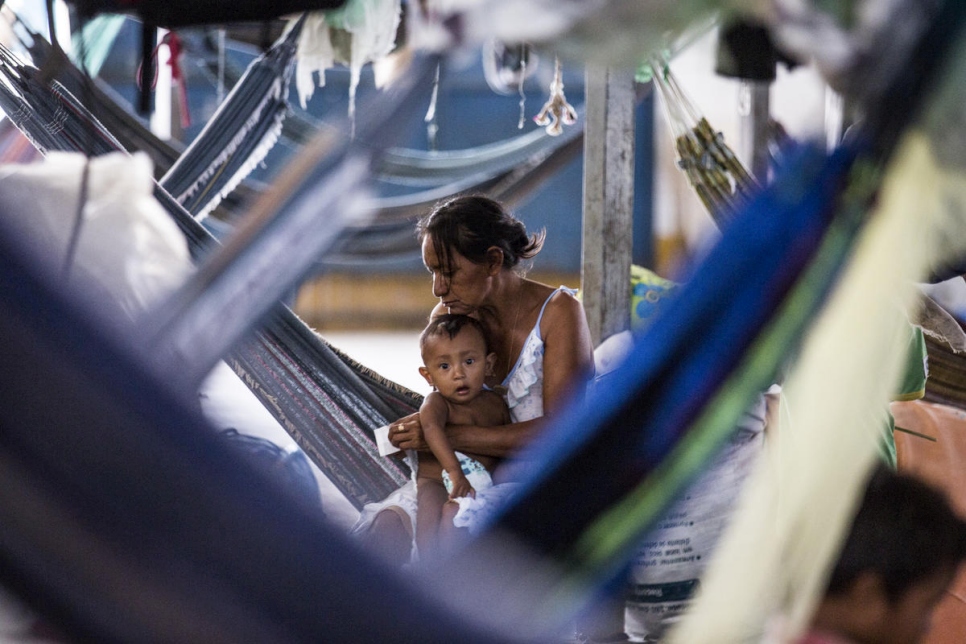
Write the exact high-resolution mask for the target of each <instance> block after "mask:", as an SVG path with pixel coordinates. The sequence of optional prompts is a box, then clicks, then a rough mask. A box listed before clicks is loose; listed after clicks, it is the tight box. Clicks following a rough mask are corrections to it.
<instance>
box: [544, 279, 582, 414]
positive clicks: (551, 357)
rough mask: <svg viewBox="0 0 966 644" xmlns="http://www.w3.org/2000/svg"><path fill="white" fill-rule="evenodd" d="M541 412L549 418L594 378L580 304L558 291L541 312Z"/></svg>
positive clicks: (567, 294)
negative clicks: (542, 345)
mask: <svg viewBox="0 0 966 644" xmlns="http://www.w3.org/2000/svg"><path fill="white" fill-rule="evenodd" d="M540 334H541V336H542V337H543V344H544V347H543V352H544V353H543V415H544V417H549V418H553V416H554V415H556V414H557V413H559V412H560V411H561V410H562V409H563V408H564V407H566V406H567V405H569V404H570V403H571V402H572V401H573V400H574V399H575V398H578V397H579V398H580V399H582V398H583V397H585V396H586V395H587V389H588V387H589V386H590V383H591V381H592V379H593V377H594V347H593V342H592V341H591V339H590V328H589V327H588V326H587V316H586V314H585V313H584V307H583V306H582V305H581V304H580V301H579V300H577V298H575V297H574V296H572V295H570V294H569V293H558V294H557V295H556V296H554V298H553V299H552V300H550V303H549V304H547V309H546V311H545V312H544V314H543V320H542V321H541V324H540Z"/></svg>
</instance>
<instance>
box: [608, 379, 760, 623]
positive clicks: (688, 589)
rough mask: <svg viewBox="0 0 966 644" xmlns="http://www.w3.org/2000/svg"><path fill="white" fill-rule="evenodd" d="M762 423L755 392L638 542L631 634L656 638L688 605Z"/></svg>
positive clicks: (628, 614)
mask: <svg viewBox="0 0 966 644" xmlns="http://www.w3.org/2000/svg"><path fill="white" fill-rule="evenodd" d="M764 428H765V400H764V398H763V397H759V398H758V400H757V401H756V402H755V404H754V405H753V406H752V407H751V409H750V410H749V411H748V412H746V413H745V415H744V416H743V417H742V419H741V420H740V421H739V428H738V430H737V431H736V432H735V433H734V434H733V435H732V437H731V439H730V440H729V442H728V444H727V445H726V446H725V447H724V449H722V451H721V452H720V453H719V454H718V455H717V457H715V460H714V461H713V462H712V464H711V466H710V467H709V469H708V470H707V471H706V472H705V473H704V474H702V475H701V477H700V478H698V479H697V480H696V481H695V482H694V483H692V484H691V485H690V486H689V487H688V488H687V489H686V490H685V491H684V493H683V495H682V497H681V498H680V499H679V500H678V501H677V502H676V503H675V504H674V505H673V506H671V508H670V509H669V510H668V512H667V513H666V514H665V515H664V518H663V520H662V521H661V522H660V523H659V524H658V525H657V526H656V528H655V529H654V530H653V531H652V532H650V533H649V534H648V536H647V540H646V541H645V542H644V543H642V544H641V545H640V549H639V550H638V554H637V557H636V558H635V559H634V562H633V564H632V567H631V574H630V580H629V587H628V595H627V596H628V599H627V608H626V611H625V630H626V632H627V634H628V635H630V636H631V638H632V639H635V640H643V641H645V642H655V641H658V639H659V638H660V637H661V636H662V634H663V633H664V632H665V631H666V630H667V629H668V628H669V627H670V626H671V625H672V624H674V623H675V622H676V621H677V620H678V619H680V616H681V614H682V613H683V612H684V611H685V610H687V608H688V606H689V605H690V601H691V598H692V597H693V596H694V593H695V591H696V590H697V588H698V584H699V580H700V578H701V575H702V574H703V573H704V570H705V567H706V566H707V564H708V560H709V559H710V556H711V553H712V552H713V551H714V548H715V546H716V545H717V543H718V539H719V538H720V537H721V535H722V534H723V533H724V530H725V528H726V527H727V525H728V522H729V520H730V519H731V515H732V513H733V512H734V508H735V505H736V501H737V499H738V495H739V493H740V491H741V487H742V484H743V483H744V481H745V479H746V478H747V477H748V475H749V474H750V473H751V471H752V468H753V466H754V461H755V459H756V458H757V456H758V455H759V454H760V453H761V451H762V444H763V439H764Z"/></svg>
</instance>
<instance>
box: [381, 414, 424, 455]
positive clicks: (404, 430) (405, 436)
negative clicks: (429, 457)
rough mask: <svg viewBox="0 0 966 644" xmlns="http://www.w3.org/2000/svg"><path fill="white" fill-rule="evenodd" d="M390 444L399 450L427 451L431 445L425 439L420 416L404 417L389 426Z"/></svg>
mask: <svg viewBox="0 0 966 644" xmlns="http://www.w3.org/2000/svg"><path fill="white" fill-rule="evenodd" d="M389 442H390V443H392V444H393V446H395V447H398V448H399V449H403V450H405V449H415V450H427V449H429V445H427V444H426V439H425V438H424V437H423V426H422V425H421V424H420V423H419V414H418V413H416V414H410V415H409V416H403V417H402V418H400V419H399V420H397V421H396V422H394V423H392V424H391V425H389Z"/></svg>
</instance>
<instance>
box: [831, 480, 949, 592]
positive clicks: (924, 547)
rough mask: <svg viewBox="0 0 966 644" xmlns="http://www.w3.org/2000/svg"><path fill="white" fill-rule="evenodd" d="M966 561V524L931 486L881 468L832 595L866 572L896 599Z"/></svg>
mask: <svg viewBox="0 0 966 644" xmlns="http://www.w3.org/2000/svg"><path fill="white" fill-rule="evenodd" d="M964 559H966V523H964V522H963V520H962V519H961V518H960V517H959V516H958V515H957V514H956V513H955V512H954V511H953V509H952V507H951V506H950V504H949V502H948V501H947V500H946V497H945V496H944V495H943V494H942V493H941V492H939V491H938V490H936V489H934V488H933V487H931V486H930V485H928V484H926V483H924V482H922V481H921V480H919V479H917V478H914V477H912V476H909V475H906V474H896V473H895V472H892V471H891V470H888V469H886V468H885V467H881V468H880V469H879V470H878V471H876V472H875V474H874V475H873V476H872V478H871V479H870V481H869V484H868V487H867V488H866V491H865V496H864V498H863V499H862V504H861V505H860V506H859V510H858V513H857V514H856V516H855V519H854V520H853V522H852V530H851V532H850V533H849V536H848V539H846V542H845V546H844V547H843V548H842V553H841V555H840V556H839V561H838V563H837V564H836V565H835V568H834V569H833V570H832V576H831V578H830V579H829V584H828V590H827V593H828V594H830V595H836V594H839V593H842V592H846V591H847V590H848V589H849V588H850V587H851V585H852V584H853V583H854V582H855V581H856V579H857V578H858V577H859V575H861V574H862V573H864V572H871V573H873V574H876V575H878V577H879V578H880V579H881V580H882V583H883V586H884V588H885V592H886V595H887V596H888V598H889V599H890V600H891V601H895V600H898V599H899V598H901V597H902V596H903V595H904V594H905V593H906V592H907V591H908V590H909V588H910V587H911V586H913V585H914V584H916V583H918V582H920V581H923V580H925V579H927V578H929V577H931V576H932V575H934V574H936V573H938V572H939V571H940V570H943V569H948V570H955V569H956V566H957V565H958V564H959V563H960V562H961V561H963V560H964Z"/></svg>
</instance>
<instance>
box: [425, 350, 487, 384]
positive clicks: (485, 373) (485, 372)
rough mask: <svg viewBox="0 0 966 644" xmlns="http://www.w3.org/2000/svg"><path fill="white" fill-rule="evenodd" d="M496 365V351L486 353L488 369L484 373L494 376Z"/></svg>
mask: <svg viewBox="0 0 966 644" xmlns="http://www.w3.org/2000/svg"><path fill="white" fill-rule="evenodd" d="M494 367H496V354H495V353H488V354H486V371H484V372H483V374H484V375H487V376H492V375H493V368H494ZM430 384H432V383H430Z"/></svg>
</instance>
